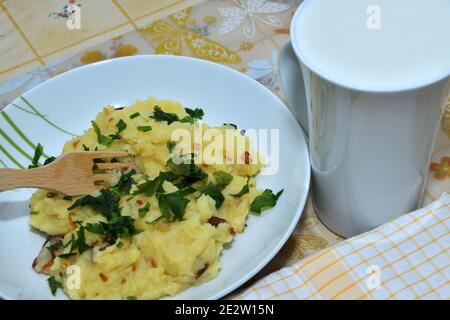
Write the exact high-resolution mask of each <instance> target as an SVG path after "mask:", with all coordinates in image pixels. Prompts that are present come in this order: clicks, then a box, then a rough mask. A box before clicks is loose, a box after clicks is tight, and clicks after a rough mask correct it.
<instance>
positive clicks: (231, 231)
mask: <svg viewBox="0 0 450 320" xmlns="http://www.w3.org/2000/svg"><path fill="white" fill-rule="evenodd" d="M228 231H229V232H230V234H231V235H232V236H234V235H235V234H236V231H235V230H234V228H230V229H228Z"/></svg>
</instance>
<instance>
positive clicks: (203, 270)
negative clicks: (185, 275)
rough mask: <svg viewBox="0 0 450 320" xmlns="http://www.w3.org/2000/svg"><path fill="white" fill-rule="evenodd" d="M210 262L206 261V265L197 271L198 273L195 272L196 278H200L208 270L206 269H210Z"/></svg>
mask: <svg viewBox="0 0 450 320" xmlns="http://www.w3.org/2000/svg"><path fill="white" fill-rule="evenodd" d="M208 267H209V264H207V263H205V266H204V267H203V268H201V269H200V270H198V271H197V273H196V274H195V279H198V278H200V277H201V276H202V275H203V274H204V273H205V271H206V269H208Z"/></svg>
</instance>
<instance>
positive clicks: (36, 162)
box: [28, 143, 56, 169]
mask: <svg viewBox="0 0 450 320" xmlns="http://www.w3.org/2000/svg"><path fill="white" fill-rule="evenodd" d="M43 154H44V147H43V146H42V144H40V143H38V145H37V146H36V149H35V150H34V156H33V159H32V160H31V164H30V165H29V166H28V169H34V168H39V167H40V166H41V164H40V163H39V159H41V157H42V155H43ZM55 160H56V158H55V157H48V158H47V159H45V161H44V164H43V165H44V166H46V165H48V164H50V163H52V162H53V161H55Z"/></svg>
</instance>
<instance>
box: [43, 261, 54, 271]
mask: <svg viewBox="0 0 450 320" xmlns="http://www.w3.org/2000/svg"><path fill="white" fill-rule="evenodd" d="M52 265H53V259H50V260H48V261H47V262H46V263H45V264H44V265H43V266H42V270H46V269H48V268H50V267H51V266H52Z"/></svg>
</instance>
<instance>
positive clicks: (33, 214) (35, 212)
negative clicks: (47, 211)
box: [30, 211, 39, 216]
mask: <svg viewBox="0 0 450 320" xmlns="http://www.w3.org/2000/svg"><path fill="white" fill-rule="evenodd" d="M38 214H39V211H31V212H30V215H32V216H37V215H38Z"/></svg>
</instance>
